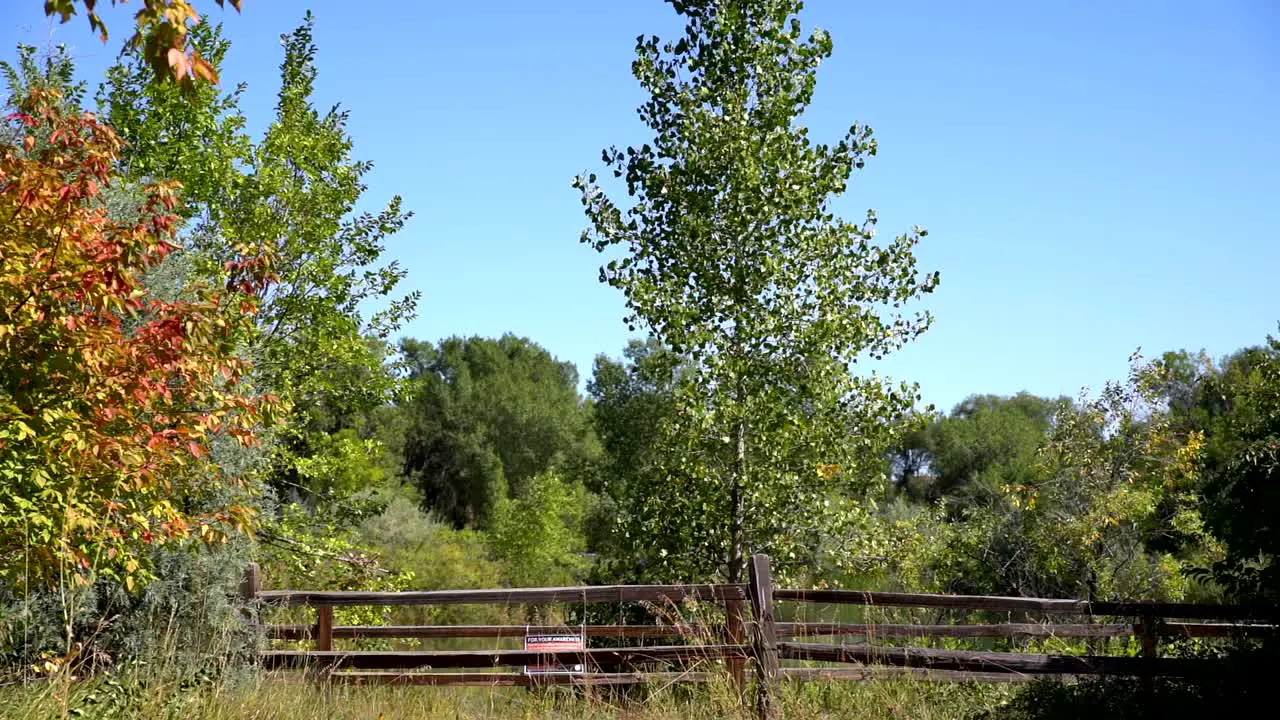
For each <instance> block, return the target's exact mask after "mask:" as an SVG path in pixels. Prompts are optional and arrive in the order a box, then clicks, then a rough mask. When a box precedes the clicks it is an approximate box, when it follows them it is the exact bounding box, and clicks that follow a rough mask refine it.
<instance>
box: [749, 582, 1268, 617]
mask: <svg viewBox="0 0 1280 720" xmlns="http://www.w3.org/2000/svg"><path fill="white" fill-rule="evenodd" d="M773 597H774V599H775V600H794V601H797V602H810V603H829V604H837V605H879V606H883V607H919V608H948V609H955V610H993V611H997V612H1039V613H1046V614H1060V615H1100V616H1110V617H1140V616H1152V617H1165V618H1190V619H1196V620H1258V619H1271V618H1272V617H1274V616H1275V615H1276V609H1275V608H1249V607H1241V606H1235V605H1209V604H1203V603H1170V602H1091V601H1088V600H1057V599H1048V598H1024V597H997V596H987V595H937V594H928V593H900V592H877V591H865V590H782V589H779V590H775V591H774V593H773Z"/></svg>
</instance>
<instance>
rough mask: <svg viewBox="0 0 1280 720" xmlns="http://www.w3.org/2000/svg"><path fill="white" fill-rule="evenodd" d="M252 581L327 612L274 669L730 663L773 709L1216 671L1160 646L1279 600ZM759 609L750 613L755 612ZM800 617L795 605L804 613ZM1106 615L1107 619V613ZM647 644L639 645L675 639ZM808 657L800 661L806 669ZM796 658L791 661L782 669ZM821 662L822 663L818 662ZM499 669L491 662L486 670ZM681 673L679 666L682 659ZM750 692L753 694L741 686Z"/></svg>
mask: <svg viewBox="0 0 1280 720" xmlns="http://www.w3.org/2000/svg"><path fill="white" fill-rule="evenodd" d="M241 592H242V594H243V596H244V598H245V599H246V600H248V601H249V604H250V607H252V608H257V610H255V611H254V612H253V616H254V617H255V618H259V617H260V610H261V608H262V607H263V606H283V607H299V606H308V607H312V608H314V609H315V618H316V622H315V623H310V624H267V625H264V627H263V630H264V632H265V634H266V635H267V637H268V638H271V639H275V640H289V641H295V642H297V641H303V642H310V643H312V648H311V649H305V650H297V649H293V650H282V649H267V650H263V651H261V652H260V653H259V660H260V661H261V663H262V665H263V666H264V667H265V668H267V669H269V670H307V671H312V672H318V673H319V674H318V677H321V678H323V679H324V680H325V681H327V682H330V683H345V684H400V685H489V686H503V685H509V686H511V685H514V686H537V685H551V684H566V685H632V684H642V683H670V682H706V681H708V680H709V679H711V678H712V677H716V676H717V673H716V672H714V671H708V670H707V668H708V667H710V666H709V665H708V664H707V663H708V661H717V662H723V663H724V667H725V668H727V671H728V674H729V676H730V677H731V678H732V680H733V682H734V683H735V684H736V685H737V687H738V688H739V690H740V691H741V692H743V693H745V692H746V689H747V687H748V679H753V680H754V687H755V690H756V692H755V702H756V707H757V711H758V714H759V716H760V717H762V718H772V717H776V714H777V710H776V707H775V704H776V697H777V686H778V683H779V682H781V681H785V680H793V681H794V680H800V681H803V680H828V679H829V680H835V679H874V678H880V677H885V676H890V675H895V674H909V675H913V676H918V677H921V678H923V679H931V680H961V681H1010V680H1025V679H1034V678H1045V677H1048V678H1055V679H1070V678H1076V677H1080V676H1087V675H1120V676H1133V677H1141V678H1146V679H1148V680H1150V679H1152V678H1156V677H1188V676H1195V675H1198V674H1203V673H1206V672H1211V671H1213V670H1214V662H1215V661H1213V660H1209V659H1198V658H1179V657H1161V651H1160V650H1161V644H1162V642H1164V641H1166V640H1169V639H1176V638H1229V637H1255V636H1262V635H1270V634H1273V633H1276V632H1277V626H1276V625H1272V624H1269V623H1271V622H1272V620H1273V619H1274V618H1273V617H1272V615H1273V614H1274V611H1273V610H1264V609H1253V608H1245V607H1237V606H1227V605H1209V604H1196V603H1165V602H1089V601H1084V600H1061V599H1044V598H1025V597H992V596H981V595H940V594H922V593H897V592H870V591H867V592H864V591H856V590H790V589H784V588H776V587H775V586H774V583H773V578H772V573H771V570H770V564H769V558H768V557H767V556H764V555H754V556H752V557H751V562H750V565H749V582H748V583H746V584H690V585H603V586H584V587H554V588H513V589H495V590H436V591H423V592H373V591H311V590H263V589H262V588H261V578H260V577H259V574H258V570H257V568H256V566H251V567H250V568H249V569H248V570H247V571H246V574H245V579H244V582H243V584H242V586H241ZM688 600H697V601H700V602H711V603H715V604H718V605H721V606H723V608H724V612H723V617H724V623H723V624H717V625H707V624H692V623H686V622H675V623H669V624H650V625H622V624H614V625H573V626H566V625H351V626H344V625H334V623H333V611H334V608H336V607H351V606H383V607H387V606H440V605H460V604H487V605H503V606H513V605H523V606H536V605H545V604H553V603H555V604H570V605H575V606H585V605H590V604H618V605H620V604H624V603H650V604H653V605H657V606H678V605H680V604H681V603H684V602H685V601H688ZM778 603H818V604H822V605H860V606H864V607H866V608H931V609H935V610H968V611H980V612H998V613H1007V614H1011V615H1012V614H1019V615H1026V616H1035V615H1049V616H1061V615H1066V616H1076V617H1083V618H1086V619H1087V620H1089V622H1087V623H1079V622H1077V623H1071V624H1062V623H1058V624H1054V623H1048V622H992V623H985V624H877V623H816V622H803V621H782V620H779V619H778V618H777V611H776V609H775V608H776V607H777V605H778ZM748 609H749V611H750V612H749V613H748V612H747V611H748ZM792 614H793V615H794V614H795V613H792ZM1100 620H1102V621H1103V622H1099V621H1100ZM543 634H574V635H579V636H583V637H585V638H596V639H609V640H610V641H612V645H613V646H610V647H584V648H583V649H572V650H524V649H485V650H350V649H335V648H334V641H335V640H358V639H419V640H426V639H442V638H526V637H528V636H530V635H543ZM819 637H830V638H841V639H843V638H850V637H857V638H862V639H863V642H862V643H861V644H843V643H842V644H832V643H830V642H828V643H815V642H807V641H806V639H809V640H811V639H813V638H819ZM925 637H927V638H969V639H975V638H1032V639H1034V638H1049V637H1057V638H1084V639H1088V640H1090V641H1091V642H1093V641H1097V640H1099V639H1106V638H1136V639H1137V641H1138V642H1137V648H1138V651H1137V653H1136V654H1127V655H1102V654H1089V655H1051V654H1040V653H1027V652H1017V651H1009V652H984V651H974V650H950V649H937V648H926V647H903V646H877V645H875V644H872V643H873V642H874V641H875V640H877V639H901V638H925ZM673 640H674V641H675V642H673V643H672V644H661V645H652V644H649V645H639V644H630V645H627V644H624V643H627V642H632V643H635V642H645V641H663V642H670V641H673ZM797 661H804V662H802V663H800V664H797ZM784 663H785V665H784ZM815 663H822V664H823V665H816V664H815ZM549 665H559V666H579V667H580V668H581V671H575V672H566V673H550V674H541V673H537V674H530V673H527V672H521V671H518V670H515V671H506V672H493V671H492V668H502V667H506V668H520V667H521V666H524V667H531V666H537V667H546V666H549ZM482 668H488V669H490V670H489V671H479V669H482ZM672 668H675V669H672ZM744 696H745V695H744Z"/></svg>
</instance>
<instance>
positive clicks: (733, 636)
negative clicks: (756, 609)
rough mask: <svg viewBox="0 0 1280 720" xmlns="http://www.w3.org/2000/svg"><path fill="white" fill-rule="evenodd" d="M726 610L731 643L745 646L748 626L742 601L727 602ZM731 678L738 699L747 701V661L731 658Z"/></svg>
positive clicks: (732, 599)
mask: <svg viewBox="0 0 1280 720" xmlns="http://www.w3.org/2000/svg"><path fill="white" fill-rule="evenodd" d="M724 610H725V625H726V629H727V630H728V633H729V638H728V639H729V642H730V643H732V644H734V645H742V644H744V643H745V642H746V639H747V638H746V635H747V626H746V624H745V623H744V622H743V621H742V601H741V600H738V599H736V598H731V599H728V600H725V601H724ZM729 676H730V677H732V678H733V687H734V688H735V689H736V690H737V691H738V699H739V700H740V701H742V700H746V697H747V673H746V661H745V660H743V659H742V658H739V657H735V658H729Z"/></svg>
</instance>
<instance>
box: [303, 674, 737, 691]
mask: <svg viewBox="0 0 1280 720" xmlns="http://www.w3.org/2000/svg"><path fill="white" fill-rule="evenodd" d="M712 677H713V675H712V673H706V672H650V673H640V672H629V673H581V674H577V675H533V676H530V675H525V674H524V673H518V672H483V673H456V672H455V673H436V672H413V673H399V672H362V671H354V672H336V673H333V674H331V675H329V676H328V677H327V678H326V680H328V681H329V682H331V683H335V684H339V685H433V686H455V687H456V686H488V687H497V686H509V687H512V686H513V687H538V686H543V685H583V686H593V685H646V684H655V683H657V684H666V683H677V682H678V683H704V682H709V681H710V680H711V678H712Z"/></svg>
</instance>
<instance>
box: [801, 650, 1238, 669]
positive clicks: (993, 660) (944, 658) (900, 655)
mask: <svg viewBox="0 0 1280 720" xmlns="http://www.w3.org/2000/svg"><path fill="white" fill-rule="evenodd" d="M778 655H779V656H780V657H783V658H787V659H792V660H816V661H822V662H838V663H861V664H864V665H875V664H881V665H895V666H899V667H912V668H923V669H926V670H950V671H959V672H996V673H1020V674H1024V675H1128V676H1135V677H1138V676H1172V677H1189V676H1194V675H1203V674H1205V673H1206V671H1208V670H1211V669H1212V668H1213V667H1214V666H1215V663H1214V662H1213V661H1212V660H1200V659H1186V658H1164V659H1152V658H1141V657H1111V656H1092V655H1036V654H1032V653H1010V652H969V651H965V650H934V649H930V648H887V647H880V648H872V647H866V646H860V645H839V646H833V645H808V644H802V643H781V644H780V645H779V646H778Z"/></svg>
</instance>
